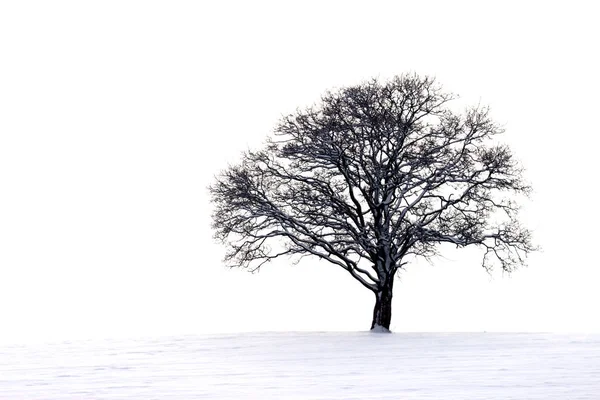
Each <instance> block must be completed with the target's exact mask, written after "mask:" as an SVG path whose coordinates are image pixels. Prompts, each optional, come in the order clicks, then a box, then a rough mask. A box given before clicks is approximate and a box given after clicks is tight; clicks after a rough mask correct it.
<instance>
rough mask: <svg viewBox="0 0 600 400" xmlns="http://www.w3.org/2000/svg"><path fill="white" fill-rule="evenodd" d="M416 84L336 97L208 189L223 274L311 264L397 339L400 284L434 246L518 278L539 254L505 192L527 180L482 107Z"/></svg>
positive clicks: (428, 83) (278, 132)
mask: <svg viewBox="0 0 600 400" xmlns="http://www.w3.org/2000/svg"><path fill="white" fill-rule="evenodd" d="M453 99H454V97H453V96H452V95H450V94H447V93H445V92H443V91H442V89H441V87H440V86H439V85H437V84H436V83H435V81H434V79H432V78H429V77H420V76H418V75H402V76H397V77H395V78H393V79H391V80H390V81H387V82H380V81H378V80H376V79H374V80H372V81H369V82H367V83H364V84H361V85H358V86H352V87H347V88H342V89H340V90H338V91H335V92H327V93H326V94H325V95H324V96H323V97H322V98H321V102H320V103H319V104H317V105H316V106H313V107H310V108H308V109H306V110H299V111H297V112H296V113H294V114H292V115H289V116H286V117H284V118H282V120H281V121H280V122H279V124H278V125H277V126H276V127H275V130H274V134H273V135H272V137H270V138H269V139H267V143H266V145H265V147H264V148H263V149H262V150H259V151H248V152H246V153H245V154H243V156H242V159H241V161H240V162H239V164H237V165H234V166H230V167H229V168H228V169H226V170H225V171H223V172H222V173H221V174H220V175H219V176H218V177H217V178H216V181H215V183H214V184H213V185H211V186H210V188H209V189H210V193H211V196H212V198H211V199H212V202H213V204H214V206H215V209H214V212H213V214H212V219H213V224H212V226H213V229H214V230H215V232H216V234H215V237H216V238H217V239H218V240H220V241H222V242H223V243H225V244H226V245H227V248H228V251H227V253H226V256H225V260H226V262H227V263H228V264H229V265H231V266H234V267H244V268H250V269H251V270H253V271H254V270H257V269H258V268H260V267H261V266H262V265H263V264H265V263H266V262H269V261H270V260H273V259H275V258H277V257H280V256H283V255H289V256H298V257H299V258H301V257H303V256H307V255H309V256H314V257H317V258H320V259H323V260H327V261H329V262H330V263H332V264H335V265H337V266H339V267H341V268H343V269H345V270H346V271H348V273H349V274H350V275H351V276H352V277H353V278H355V279H356V280H357V281H358V282H360V283H361V284H362V285H363V286H364V287H365V288H367V289H369V290H371V291H372V292H373V293H374V294H375V307H374V311H373V320H372V324H371V329H376V330H388V329H389V326H390V321H391V315H392V311H391V305H392V289H393V285H394V277H395V274H396V272H397V271H398V270H399V269H401V268H403V267H404V266H405V265H406V263H407V262H408V261H409V260H411V259H414V258H415V257H426V258H430V257H431V256H433V255H435V254H437V251H438V250H439V247H440V246H439V245H440V244H442V243H451V244H453V245H456V246H457V247H465V246H478V247H480V248H482V249H483V261H482V265H483V267H484V268H486V269H487V270H490V269H491V268H493V267H494V265H497V266H500V267H501V268H502V269H503V270H504V271H509V272H510V271H512V270H513V269H514V268H515V267H516V266H518V265H520V264H522V263H523V261H524V258H525V256H526V255H527V254H528V253H529V252H530V251H532V250H534V247H533V246H532V244H531V240H530V232H529V231H528V230H527V229H524V228H523V227H521V226H520V224H519V222H518V220H517V218H516V217H517V209H518V207H517V205H516V204H515V202H514V201H513V200H511V199H510V198H509V197H507V196H506V195H507V194H515V193H521V194H523V193H524V194H526V193H527V192H528V191H529V186H528V185H527V184H526V183H524V182H523V179H522V176H521V175H522V171H521V169H520V167H519V166H518V163H517V162H516V160H515V159H514V158H513V155H512V154H511V152H510V150H509V148H508V147H507V146H505V145H499V144H494V143H493V141H492V139H493V138H494V136H496V135H498V134H500V133H502V131H503V130H502V128H501V127H499V126H498V125H497V124H496V123H494V122H493V121H492V120H491V119H490V117H489V112H488V109H487V108H481V107H479V106H478V107H474V108H470V109H467V110H466V111H465V112H464V113H462V114H461V113H456V112H453V111H451V110H450V109H449V108H448V104H447V103H448V102H449V101H451V100H453Z"/></svg>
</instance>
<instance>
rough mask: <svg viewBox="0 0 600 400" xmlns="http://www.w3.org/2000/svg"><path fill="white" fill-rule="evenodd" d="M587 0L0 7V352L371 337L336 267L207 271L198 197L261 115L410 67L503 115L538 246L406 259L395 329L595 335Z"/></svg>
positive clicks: (213, 261) (592, 84)
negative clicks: (130, 340)
mask: <svg viewBox="0 0 600 400" xmlns="http://www.w3.org/2000/svg"><path fill="white" fill-rule="evenodd" d="M449 3H451V4H449ZM594 3H595V2H592V1H589V2H574V1H565V2H560V3H556V2H549V1H544V2H532V1H531V2H524V1H522V2H521V1H519V2H514V3H510V2H506V1H501V2H500V1H499V2H494V3H492V2H480V1H473V2H443V1H440V2H426V1H419V2H417V1H388V2H383V1H372V0H371V1H369V2H351V1H339V2H333V1H330V2H325V1H319V2H316V1H315V2H307V1H302V2H300V1H297V2H293V3H292V2H283V1H281V2H275V1H274V2H272V3H268V2H258V1H252V2H243V1H239V2H227V1H219V2H216V1H215V2H201V1H188V2H186V1H177V2H175V1H162V2H158V1H139V2H137V1H136V2H134V1H101V2H100V1H98V2H88V1H86V2H81V1H71V2H66V1H54V2H46V1H39V2H30V1H17V0H15V1H3V2H2V3H0V342H1V341H9V342H10V341H27V340H57V339H61V340H62V339H72V338H80V337H92V336H93V337H102V336H122V335H159V334H160V335H162V334H179V333H203V332H215V331H248V330H366V329H368V327H369V324H370V318H371V312H372V311H371V310H372V306H373V301H374V299H373V298H372V297H373V296H372V294H371V293H370V292H368V291H367V290H365V289H364V288H363V287H362V286H360V284H358V283H357V282H355V281H354V280H353V279H352V278H351V277H350V276H349V275H346V273H345V272H344V271H342V270H338V269H337V267H335V266H331V265H327V264H325V263H324V262H317V261H315V260H310V259H307V260H306V261H304V262H303V263H301V264H300V265H298V266H296V267H290V266H288V264H289V263H288V261H287V260H285V259H283V260H281V261H280V262H277V263H276V264H273V265H271V266H268V267H265V268H264V269H263V270H262V271H261V272H260V273H258V274H250V273H248V272H245V271H237V270H227V269H225V268H224V267H223V266H222V263H221V259H222V256H223V252H224V249H223V248H222V247H221V246H219V245H217V244H216V243H214V242H213V240H212V232H211V230H210V227H209V225H210V205H209V203H208V193H207V189H206V188H207V186H208V185H209V184H210V183H211V181H212V178H213V176H214V175H215V174H216V173H218V171H219V170H221V169H223V168H225V167H226V166H227V163H228V162H235V160H236V159H237V157H238V156H239V154H240V152H241V151H243V150H244V149H246V148H247V147H248V146H257V145H259V144H260V143H261V142H262V140H263V139H264V138H265V136H266V135H267V134H268V133H269V132H270V130H271V128H272V127H273V126H274V124H275V123H276V121H277V119H278V118H279V116H280V115H282V114H285V113H289V112H293V111H294V110H295V108H296V107H297V106H304V105H308V104H311V103H313V102H314V101H316V100H317V99H318V98H319V96H320V95H321V93H322V92H323V91H324V90H326V89H329V88H333V87H335V86H340V85H348V84H353V83H357V82H360V81H362V80H365V79H368V78H371V77H373V76H379V77H382V78H385V77H389V76H391V75H393V74H399V73H402V72H410V71H415V72H417V73H420V74H431V75H435V76H436V77H437V78H438V80H439V82H440V83H442V84H443V85H444V86H445V88H446V89H447V90H449V91H453V92H456V93H458V94H460V95H461V96H462V100H461V101H465V102H467V103H473V102H478V101H480V100H481V102H482V103H484V104H489V105H491V106H492V112H493V115H494V116H495V118H496V119H497V120H498V121H499V122H502V123H505V124H506V128H507V134H506V136H505V140H506V141H507V142H508V143H509V144H510V145H511V146H512V148H513V149H514V150H515V152H516V153H517V155H518V156H519V158H520V159H521V160H522V161H523V164H524V165H525V167H526V168H527V177H528V179H529V180H530V181H531V183H532V184H533V186H534V189H535V194H534V196H533V198H532V201H531V202H530V203H529V204H527V205H526V208H525V210H524V214H523V220H524V221H525V222H526V223H527V224H529V226H530V227H531V228H533V229H534V232H535V239H536V241H537V243H538V244H540V245H541V246H542V247H543V248H544V251H543V252H540V253H538V254H535V255H534V256H533V257H531V259H530V265H529V267H528V268H527V269H522V270H520V271H518V272H516V273H514V274H512V276H510V277H503V276H502V275H501V274H500V273H497V274H494V275H493V276H492V277H490V276H489V275H487V274H486V273H485V272H484V271H483V270H482V269H481V268H480V267H479V263H478V262H479V259H478V258H477V254H476V253H475V252H472V251H461V252H457V251H454V250H452V249H450V250H449V252H448V253H446V258H440V259H437V260H436V262H435V265H433V266H430V265H427V264H424V265H418V266H417V265H413V266H409V267H408V270H407V271H406V272H405V273H404V274H403V275H402V278H401V279H400V280H399V281H398V282H397V283H396V286H395V297H394V312H393V321H392V328H393V329H395V330H397V331H453V330H459V331H460V330H488V331H493V330H502V331H507V330H508V331H535V330H561V331H565V330H568V331H590V330H596V331H598V330H600V318H599V317H598V312H597V309H598V306H599V305H600V291H599V290H598V289H597V286H598V285H599V283H600V271H599V269H598V267H599V262H598V257H597V251H596V247H597V245H598V243H597V235H596V231H597V229H598V227H599V226H600V224H599V222H600V221H599V218H598V211H597V209H598V205H597V197H596V196H595V193H596V191H597V186H598V179H597V177H596V174H597V172H598V167H597V160H598V154H597V153H598V144H599V139H598V138H599V133H600V132H599V126H600V125H599V124H598V94H599V93H600V85H599V82H600V79H599V78H598V71H600V65H599V62H598V59H597V57H598V55H597V54H598V51H597V38H598V37H600V32H599V31H600V29H599V28H598V24H597V18H596V17H597V15H598V12H597V11H598V10H596V9H594ZM210 4H212V5H210Z"/></svg>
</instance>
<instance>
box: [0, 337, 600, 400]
mask: <svg viewBox="0 0 600 400" xmlns="http://www.w3.org/2000/svg"><path fill="white" fill-rule="evenodd" d="M598 393H600V335H598V334H594V335H584V334H577V335H576V334H571V335H566V334H564V335H557V334H498V333H494V334H492V333H449V334H442V333H437V334H436V333H428V334H418V333H392V334H389V335H376V334H372V333H369V332H361V333H246V334H227V335H211V336H182V337H172V338H154V339H136V340H134V339H128V340H123V339H121V340H96V341H79V342H63V343H54V344H45V345H10V346H9V345H3V346H0V399H7V400H8V399H11V400H12V399H28V400H38V399H44V400H51V399H86V400H90V399H144V400H147V399H179V400H189V399H242V398H251V399H252V398H255V399H258V398H260V399H283V398H285V399H375V398H376V399H405V400H407V399H438V400H439V399H528V400H534V399H544V400H548V399H561V400H562V399H570V400H573V399H598Z"/></svg>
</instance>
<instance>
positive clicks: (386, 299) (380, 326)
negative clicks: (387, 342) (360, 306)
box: [371, 275, 394, 332]
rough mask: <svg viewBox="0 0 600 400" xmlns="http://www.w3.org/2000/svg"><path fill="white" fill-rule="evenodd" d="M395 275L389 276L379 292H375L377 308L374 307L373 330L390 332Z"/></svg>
mask: <svg viewBox="0 0 600 400" xmlns="http://www.w3.org/2000/svg"><path fill="white" fill-rule="evenodd" d="M393 286H394V276H393V275H392V276H391V277H389V278H388V282H386V283H385V284H384V285H383V286H382V287H381V288H380V289H379V291H378V292H376V293H375V308H374V309H373V322H372V323H371V330H372V331H377V332H389V330H390V322H392V295H393V292H392V290H393Z"/></svg>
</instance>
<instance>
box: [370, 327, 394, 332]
mask: <svg viewBox="0 0 600 400" xmlns="http://www.w3.org/2000/svg"><path fill="white" fill-rule="evenodd" d="M371 332H373V333H392V331H390V330H389V329H388V328H386V327H384V326H381V325H375V326H374V327H373V328H371Z"/></svg>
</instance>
